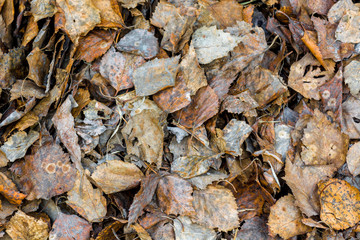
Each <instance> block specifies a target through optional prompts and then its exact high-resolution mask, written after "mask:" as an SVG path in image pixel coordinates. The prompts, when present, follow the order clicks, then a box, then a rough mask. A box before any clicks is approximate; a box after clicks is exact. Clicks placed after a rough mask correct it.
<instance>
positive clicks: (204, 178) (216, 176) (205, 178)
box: [188, 169, 229, 190]
mask: <svg viewBox="0 0 360 240" xmlns="http://www.w3.org/2000/svg"><path fill="white" fill-rule="evenodd" d="M228 177H229V176H228V175H227V174H225V173H223V172H220V171H216V170H213V169H210V170H209V171H207V172H206V173H204V174H202V175H199V176H195V177H192V178H190V179H188V181H189V182H190V183H191V184H192V185H193V186H195V187H196V188H198V189H201V190H204V189H205V188H206V187H207V186H208V185H210V184H212V183H213V182H218V181H221V180H224V179H226V178H228Z"/></svg>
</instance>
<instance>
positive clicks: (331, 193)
mask: <svg viewBox="0 0 360 240" xmlns="http://www.w3.org/2000/svg"><path fill="white" fill-rule="evenodd" d="M318 187H319V190H318V192H319V195H320V204H321V211H320V218H321V220H322V221H323V222H324V223H326V224H327V225H329V226H330V227H331V228H333V229H335V230H342V229H346V228H349V227H353V226H355V224H356V223H358V222H359V221H360V211H359V206H358V203H359V201H360V192H359V190H358V189H357V188H355V187H353V186H351V185H350V184H349V183H347V182H346V181H344V180H340V179H334V178H332V179H329V180H327V181H321V182H319V184H318Z"/></svg>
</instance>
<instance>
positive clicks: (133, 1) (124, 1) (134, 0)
mask: <svg viewBox="0 0 360 240" xmlns="http://www.w3.org/2000/svg"><path fill="white" fill-rule="evenodd" d="M118 2H120V3H121V6H123V7H124V8H135V7H136V6H137V5H138V4H142V3H144V2H145V0H118Z"/></svg>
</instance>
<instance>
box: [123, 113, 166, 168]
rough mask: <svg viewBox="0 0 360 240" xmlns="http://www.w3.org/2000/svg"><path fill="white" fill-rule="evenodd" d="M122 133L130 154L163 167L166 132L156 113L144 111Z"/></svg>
mask: <svg viewBox="0 0 360 240" xmlns="http://www.w3.org/2000/svg"><path fill="white" fill-rule="evenodd" d="M121 133H122V135H123V136H124V139H125V143H126V148H127V153H128V154H134V155H136V156H138V157H139V158H140V159H142V160H144V161H147V162H148V163H155V164H156V165H157V166H158V167H160V166H161V162H162V156H163V141H164V132H163V129H162V128H161V126H160V122H159V119H158V118H157V116H156V115H155V114H154V111H149V110H144V111H142V112H140V113H139V114H136V115H135V116H132V117H131V118H130V119H129V121H128V122H127V124H126V126H125V127H124V128H123V129H122V130H121Z"/></svg>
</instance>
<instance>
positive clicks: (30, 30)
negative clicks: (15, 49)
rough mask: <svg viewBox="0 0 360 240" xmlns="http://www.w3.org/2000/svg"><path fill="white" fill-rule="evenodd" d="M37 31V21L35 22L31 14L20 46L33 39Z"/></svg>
mask: <svg viewBox="0 0 360 240" xmlns="http://www.w3.org/2000/svg"><path fill="white" fill-rule="evenodd" d="M38 33H39V27H38V24H37V22H35V20H34V17H33V16H31V17H30V19H29V22H28V24H27V26H26V30H25V33H24V37H23V40H22V43H21V46H26V45H27V44H28V43H29V42H30V41H31V40H33V39H34V38H35V37H36V36H37V35H38ZM34 48H35V47H34Z"/></svg>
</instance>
